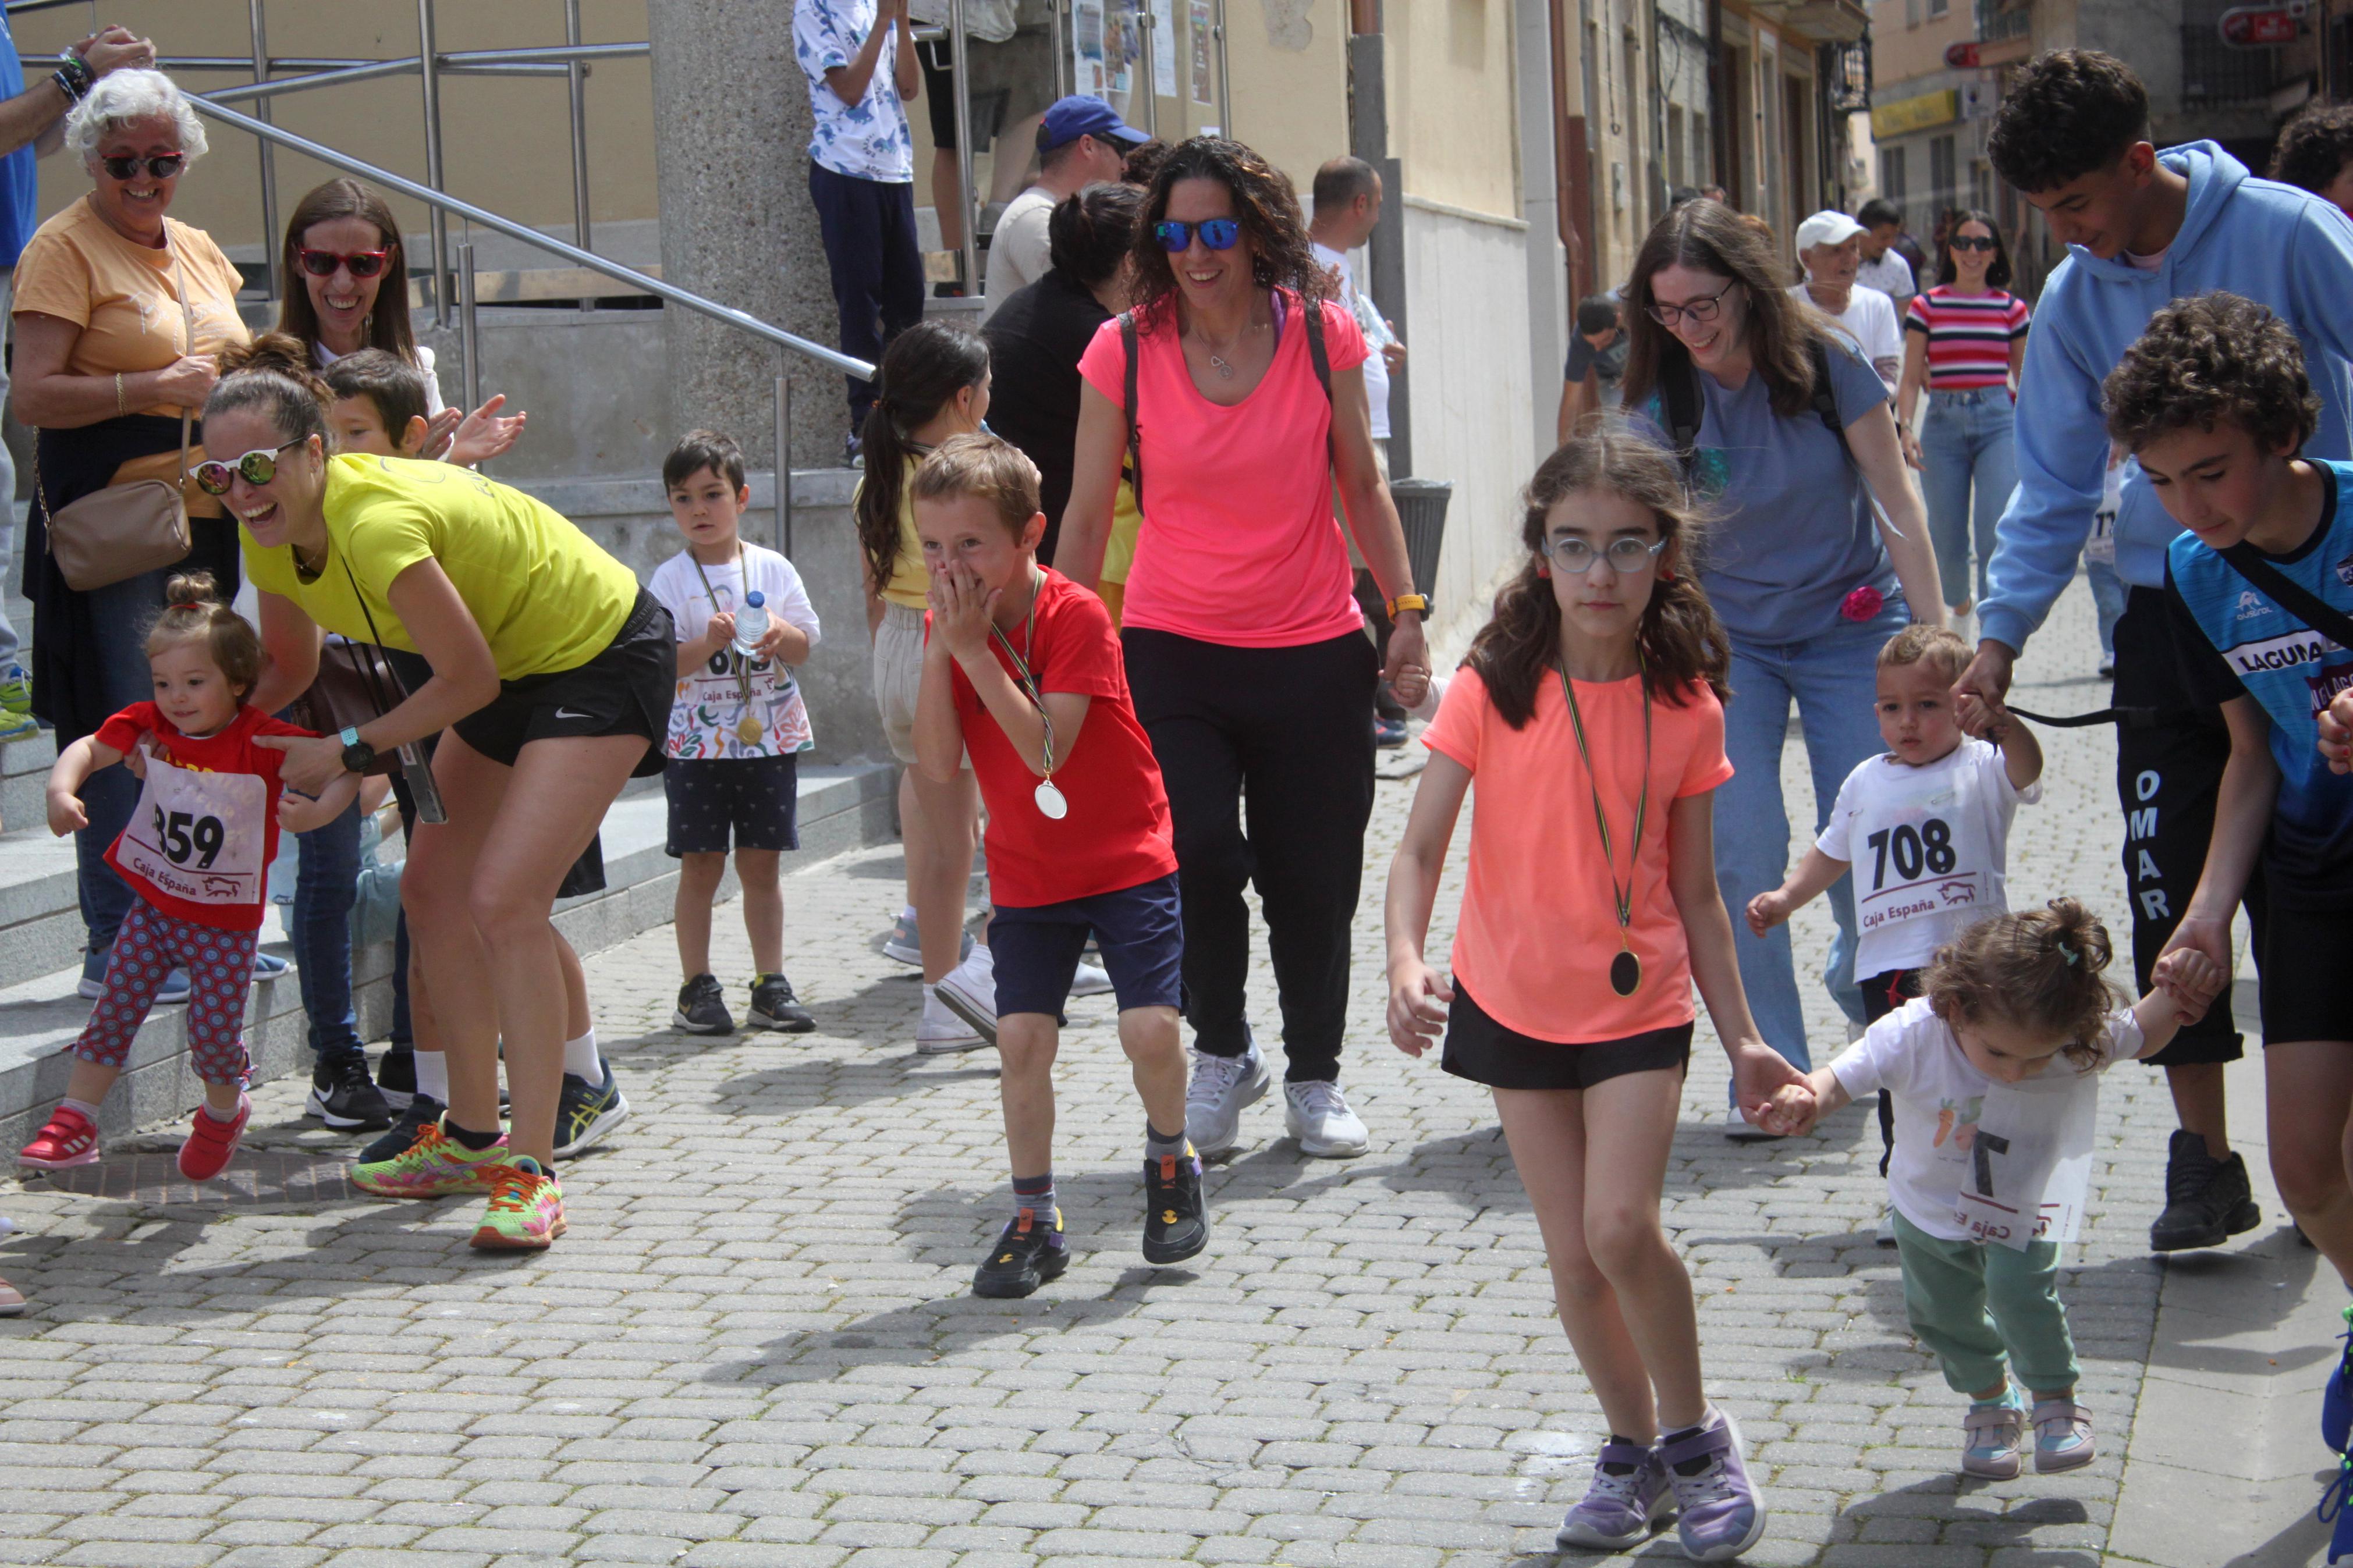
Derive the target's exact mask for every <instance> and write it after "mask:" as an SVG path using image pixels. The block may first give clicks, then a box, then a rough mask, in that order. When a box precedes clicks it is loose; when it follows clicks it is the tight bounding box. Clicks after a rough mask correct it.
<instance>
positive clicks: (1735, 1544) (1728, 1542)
mask: <svg viewBox="0 0 2353 1568" xmlns="http://www.w3.org/2000/svg"><path fill="white" fill-rule="evenodd" d="M1658 1454H1659V1463H1660V1464H1661V1465H1662V1466H1664V1467H1665V1468H1666V1471H1667V1483H1668V1485H1670V1486H1672V1487H1673V1488H1674V1492H1675V1506H1676V1508H1677V1510H1678V1511H1679V1512H1681V1514H1682V1515H1683V1517H1682V1518H1681V1519H1679V1520H1677V1521H1675V1534H1676V1535H1677V1536H1679V1537H1680V1538H1681V1539H1682V1541H1683V1555H1684V1556H1686V1557H1688V1558H1690V1559H1691V1560H1692V1561H1693V1562H1694V1563H1728V1562H1730V1561H1731V1560H1732V1559H1733V1558H1735V1557H1737V1556H1739V1555H1740V1554H1741V1553H1742V1552H1746V1551H1747V1550H1748V1549H1749V1548H1750V1547H1752V1546H1754V1545H1756V1544H1757V1540H1758V1539H1759V1538H1760V1537H1762V1536H1763V1535H1764V1533H1765V1496H1764V1494H1763V1493H1762V1492H1760V1491H1759V1490H1757V1483H1756V1482H1754V1481H1752V1480H1750V1479H1748V1466H1747V1464H1746V1462H1745V1461H1744V1460H1743V1459H1742V1458H1741V1457H1740V1428H1739V1427H1738V1426H1735V1425H1734V1424H1733V1420H1732V1417H1731V1416H1729V1415H1725V1413H1724V1412H1723V1411H1721V1410H1714V1409H1711V1410H1710V1411H1709V1412H1708V1416H1707V1419H1706V1421H1704V1422H1703V1423H1702V1424H1701V1425H1700V1426H1699V1428H1698V1429H1697V1430H1696V1431H1694V1432H1693V1433H1692V1434H1691V1436H1687V1437H1683V1438H1681V1439H1679V1440H1677V1441H1674V1442H1671V1443H1662V1444H1660V1445H1659V1449H1658Z"/></svg>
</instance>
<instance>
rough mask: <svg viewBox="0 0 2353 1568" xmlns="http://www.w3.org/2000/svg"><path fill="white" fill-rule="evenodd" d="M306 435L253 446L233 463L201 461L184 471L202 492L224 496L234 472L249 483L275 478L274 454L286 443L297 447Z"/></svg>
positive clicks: (266, 481) (276, 474)
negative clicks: (272, 445) (272, 444)
mask: <svg viewBox="0 0 2353 1568" xmlns="http://www.w3.org/2000/svg"><path fill="white" fill-rule="evenodd" d="M309 439H310V437H308V436H298V437H295V438H294V439H293V440H291V441H288V442H285V443H283V444H281V445H280V446H276V447H255V448H254V449H253V450H252V451H250V452H248V453H247V454H246V455H245V456H243V457H242V458H237V460H236V461H235V462H233V463H223V462H218V461H211V462H203V463H198V464H197V465H196V466H195V468H191V469H189V470H188V471H189V472H190V473H192V474H194V475H195V479H196V488H197V489H200V490H202V491H204V492H205V494H206V495H208V496H225V495H227V494H228V487H229V481H230V480H231V479H234V478H235V477H236V476H237V475H238V474H243V475H244V476H245V482H246V483H247V484H249V485H266V484H268V483H269V481H270V480H272V479H276V478H277V477H278V454H279V453H280V452H283V451H285V450H286V449H287V448H288V447H299V446H301V444H302V443H303V442H305V441H307V440H309Z"/></svg>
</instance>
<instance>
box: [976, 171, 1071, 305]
mask: <svg viewBox="0 0 2353 1568" xmlns="http://www.w3.org/2000/svg"><path fill="white" fill-rule="evenodd" d="M1055 205H1056V203H1055V197H1054V193H1053V192H1051V191H1050V190H1048V189H1046V187H1045V186H1043V185H1032V186H1030V187H1029V189H1028V190H1026V191H1024V192H1022V193H1021V194H1020V195H1018V196H1016V197H1014V198H1013V199H1012V200H1011V201H1009V202H1008V203H1006V204H1005V210H1004V211H1003V212H1001V213H999V214H997V229H996V232H995V233H993V234H992V235H991V236H990V237H989V241H988V274H987V283H986V285H985V292H986V293H987V300H986V301H984V305H985V308H984V309H983V310H982V312H981V320H983V321H987V319H988V318H989V317H990V316H991V315H993V314H995V313H996V310H997V307H998V306H999V305H1002V304H1003V303H1005V301H1006V300H1007V298H1008V296H1010V295H1011V294H1012V292H1013V291H1014V290H1015V289H1019V288H1021V287H1023V286H1024V285H1025V284H1030V283H1035V282H1036V281H1038V279H1040V278H1043V277H1044V276H1046V268H1049V267H1051V266H1052V265H1053V264H1054V247H1053V241H1052V240H1051V239H1050V237H1048V235H1047V232H1046V226H1047V224H1048V223H1049V222H1050V220H1051V219H1052V217H1053V216H1054V207H1055Z"/></svg>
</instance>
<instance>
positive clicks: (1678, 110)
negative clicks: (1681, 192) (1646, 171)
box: [1667, 103, 1686, 185]
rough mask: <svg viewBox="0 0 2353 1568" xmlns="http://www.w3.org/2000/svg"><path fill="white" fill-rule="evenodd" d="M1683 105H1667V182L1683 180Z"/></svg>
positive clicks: (1680, 181) (1675, 183)
mask: <svg viewBox="0 0 2353 1568" xmlns="http://www.w3.org/2000/svg"><path fill="white" fill-rule="evenodd" d="M1685 145H1686V143H1685V142H1684V141H1683V105H1682V104H1680V103H1671V104H1669V105H1667V184H1670V185H1680V184H1683V183H1684V181H1683V148H1684V146H1685Z"/></svg>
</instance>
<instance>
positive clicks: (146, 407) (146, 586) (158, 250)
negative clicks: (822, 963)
mask: <svg viewBox="0 0 2353 1568" xmlns="http://www.w3.org/2000/svg"><path fill="white" fill-rule="evenodd" d="M65 138H66V150H67V152H68V153H69V154H70V155H72V156H76V157H79V159H80V160H81V163H82V166H83V167H84V168H86V169H88V170H89V171H90V194H89V195H86V196H84V197H83V198H82V199H81V200H79V201H77V202H74V203H72V204H71V205H69V206H67V207H66V209H65V210H64V211H63V212H60V213H58V215H57V216H54V217H52V218H50V219H49V220H48V221H47V223H44V224H43V225H41V226H40V227H39V228H38V229H37V230H36V231H35V233H34V235H33V237H32V238H31V239H30V240H29V241H27V242H26V246H25V253H24V255H23V257H22V258H19V260H18V261H17V263H16V298H15V300H14V303H13V311H14V314H15V316H16V392H15V396H16V416H17V417H18V418H19V419H21V420H22V421H24V423H26V425H29V426H33V427H34V428H35V429H36V430H37V432H38V436H37V441H36V446H35V451H36V453H37V458H36V463H35V468H34V481H35V482H34V501H33V509H32V516H31V519H30V521H28V522H27V524H26V534H25V594H26V597H27V598H29V599H31V600H32V602H33V659H32V677H33V712H34V713H35V714H36V715H37V717H39V718H42V719H46V720H47V721H49V722H50V723H52V724H54V725H55V726H56V727H57V741H58V746H59V747H64V746H66V745H69V744H70V743H71V742H74V741H77V740H79V739H80V738H81V737H82V736H84V735H86V734H89V733H90V732H91V731H94V730H96V729H97V728H98V726H99V725H100V723H101V722H103V721H105V719H106V717H107V716H108V715H109V714H111V713H112V712H114V711H115V710H118V709H121V708H123V707H125V706H127V705H129V704H130V703H132V702H136V701H140V700H143V699H145V698H147V697H148V696H149V695H150V691H151V687H152V680H151V678H150V676H149V674H148V669H147V658H146V653H145V650H144V644H145V640H146V639H145V632H146V627H147V625H148V623H149V622H150V621H152V620H153V618H154V616H155V613H156V611H157V610H159V609H160V608H162V606H163V604H164V582H165V581H166V579H167V578H169V577H170V575H171V574H173V573H174V572H181V571H194V570H197V569H202V570H205V571H208V572H210V573H211V574H213V580H214V581H215V582H216V583H217V584H220V585H221V586H222V588H223V590H224V591H225V592H233V591H234V590H235V588H236V586H237V581H238V554H237V528H236V525H235V523H234V522H233V521H231V520H230V519H228V518H227V517H226V516H224V515H223V514H222V512H221V509H220V506H219V504H218V503H217V502H216V500H214V499H213V498H212V497H210V496H207V495H206V494H205V493H204V492H203V491H202V490H200V489H196V488H195V486H194V485H190V484H186V483H185V480H184V479H183V475H184V473H185V468H186V467H187V466H189V465H192V464H194V463H195V462H197V461H199V460H201V459H202V458H203V456H204V454H203V452H202V450H201V449H197V450H193V451H191V452H190V453H189V454H188V456H187V457H186V458H185V461H184V460H183V458H182V457H181V453H180V445H181V430H182V425H181V420H182V416H184V415H188V414H194V413H201V411H202V410H203V408H204V403H205V398H206V395H207V394H209V393H210V392H211V391H212V387H213V381H214V377H215V374H216V371H215V368H214V363H213V356H214V355H215V354H216V353H219V352H220V351H221V350H222V349H223V348H226V347H227V346H228V345H230V344H232V343H241V342H245V341H246V338H247V335H248V334H247V332H246V329H245V324H244V322H243V321H241V320H239V319H238V316H237V287H238V279H237V268H234V267H232V266H231V265H229V260H228V258H227V257H226V256H224V255H222V254H221V250H220V247H218V246H216V245H215V244H214V243H213V242H212V239H211V237H209V236H208V235H206V234H205V233H204V232H203V231H202V230H200V229H194V228H190V227H189V226H187V225H185V224H184V223H177V222H174V221H173V219H171V218H170V217H169V216H165V215H166V214H167V213H168V212H169V211H170V209H171V205H172V197H173V195H174V194H175V193H176V192H177V191H178V189H179V185H180V178H181V176H182V174H185V171H186V170H187V167H188V165H189V164H191V163H194V162H195V160H196V159H198V158H200V157H202V156H204V153H205V130H204V126H203V124H202V123H201V122H200V121H198V120H197V119H196V114H195V110H194V109H192V108H191V107H190V106H189V104H188V100H187V99H186V98H185V96H183V95H182V93H181V91H180V89H178V88H177V87H176V86H174V84H173V81H172V79H171V78H169V77H167V76H165V75H164V74H163V73H162V72H160V71H153V70H118V71H115V72H113V73H111V75H108V76H106V77H104V78H102V79H100V80H99V81H98V82H97V83H96V84H95V85H93V86H92V87H91V88H90V92H89V95H88V96H87V97H85V98H84V99H83V100H81V101H80V102H79V104H77V105H75V106H74V109H73V111H72V112H71V113H70V114H69V115H68V116H67V117H66V130H65ZM199 434H200V427H198V428H196V429H191V430H190V432H189V437H190V439H191V440H192V441H193V440H195V439H197V438H198V436H199ZM141 479H165V480H173V479H181V480H182V482H183V489H185V493H186V495H187V499H188V513H189V526H190V535H191V539H192V541H193V543H194V548H193V549H191V550H190V551H189V552H188V556H187V558H186V560H185V561H183V562H180V563H175V564H174V565H171V566H168V567H164V568H161V569H158V570H156V571H153V572H143V573H141V574H138V575H137V576H134V577H130V578H126V579H124V580H123V581H121V582H120V583H113V584H108V585H107V586H105V587H102V588H97V589H93V590H91V591H90V592H88V593H80V592H77V591H75V590H74V589H72V588H70V587H69V586H67V584H66V582H65V579H64V577H63V576H62V575H61V574H59V573H58V570H57V569H56V566H55V563H53V562H52V560H51V559H50V555H49V551H48V548H47V544H48V532H47V530H48V519H49V516H50V514H51V513H52V512H54V511H58V510H62V509H63V508H65V507H66V506H67V505H68V504H69V502H72V501H76V500H80V499H81V498H82V497H84V496H87V495H90V494H93V493H94V492H96V491H98V490H100V489H106V488H108V487H110V486H114V485H121V484H129V483H132V482H135V481H137V480H141ZM138 790H139V781H138V780H137V779H135V778H132V776H131V775H130V774H129V773H126V772H124V771H123V770H121V769H119V768H114V769H109V770H107V771H106V772H105V773H101V774H100V775H99V776H98V777H96V778H93V779H92V780H91V781H90V788H89V789H87V790H85V791H84V792H83V798H84V800H85V802H86V804H87V805H88V807H89V816H90V826H88V827H86V828H83V829H82V830H81V831H80V832H79V833H78V834H77V835H76V836H75V837H76V840H77V842H76V846H75V847H76V849H77V851H78V858H79V868H80V893H81V915H82V923H83V925H84V926H85V927H86V928H87V930H88V931H89V936H90V942H89V951H88V953H87V955H86V956H85V958H84V960H83V969H82V973H83V976H84V980H83V991H82V994H84V995H86V996H95V995H97V994H100V993H99V989H98V987H99V983H100V981H101V980H102V979H103V978H104V976H105V973H106V959H107V952H108V951H109V949H110V948H111V946H112V945H113V942H114V933H115V931H116V929H117V928H118V927H119V926H120V925H121V923H122V918H123V916H124V915H125V914H126V913H128V912H129V910H130V907H131V890H130V889H129V887H128V886H127V885H125V884H124V882H123V881H122V879H121V877H119V876H118V875H117V874H116V873H115V871H114V870H113V868H111V867H110V866H108V865H107V864H106V862H105V860H104V858H103V856H104V852H105V849H106V847H107V845H108V844H109V843H111V841H112V840H113V838H114V837H115V835H116V834H117V833H119V832H120V831H121V829H122V827H123V826H124V824H126V823H127V822H128V821H129V820H130V817H131V812H132V807H133V806H134V805H136V803H137V799H138ZM266 962H267V963H269V964H270V965H272V966H273V967H274V968H275V969H280V970H282V969H283V968H284V961H283V960H280V959H275V958H271V959H268V960H266ZM181 984H183V985H185V981H182V982H181ZM168 989H169V987H168V986H167V990H168ZM164 999H166V1000H169V999H170V998H168V997H166V998H164Z"/></svg>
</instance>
